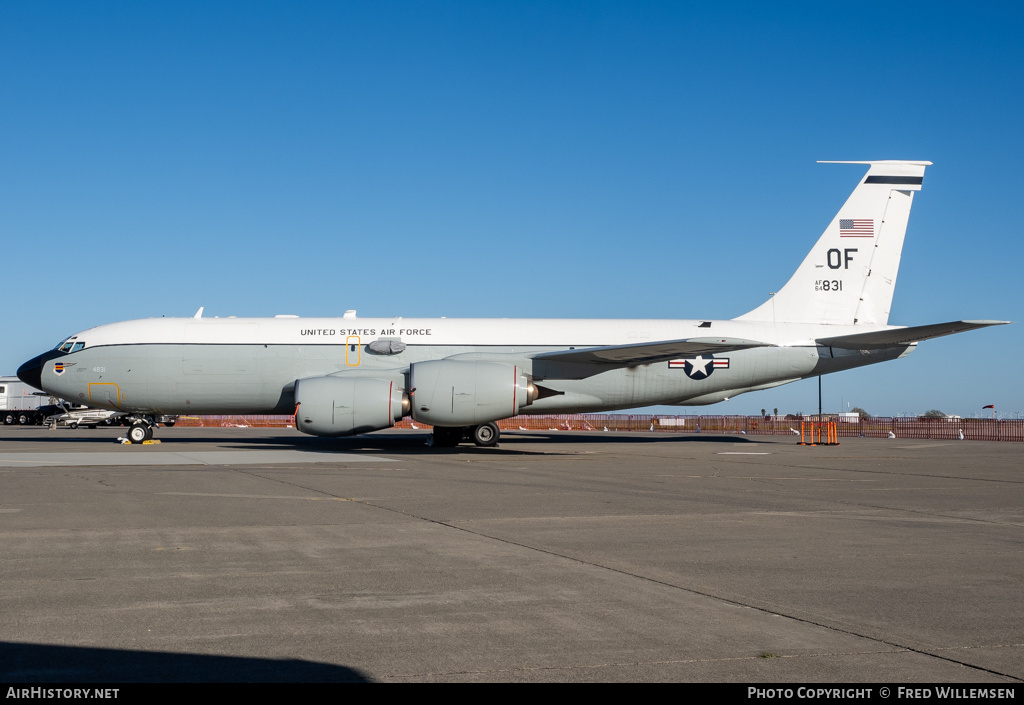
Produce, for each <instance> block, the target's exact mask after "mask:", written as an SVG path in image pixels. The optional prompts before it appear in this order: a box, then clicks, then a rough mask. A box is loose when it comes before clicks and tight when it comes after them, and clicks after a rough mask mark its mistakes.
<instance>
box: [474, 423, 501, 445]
mask: <svg viewBox="0 0 1024 705" xmlns="http://www.w3.org/2000/svg"><path fill="white" fill-rule="evenodd" d="M500 437H501V431H500V430H499V429H498V424H496V423H494V422H488V423H482V424H480V425H479V426H474V427H473V442H474V443H476V444H477V445H478V446H481V447H484V448H492V447H494V446H496V445H498V438H500Z"/></svg>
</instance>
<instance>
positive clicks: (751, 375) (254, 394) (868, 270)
mask: <svg viewBox="0 0 1024 705" xmlns="http://www.w3.org/2000/svg"><path fill="white" fill-rule="evenodd" d="M829 163H846V164H864V165H867V167H868V169H867V173H866V174H865V175H864V177H863V178H862V179H861V181H860V183H859V184H858V185H857V186H856V188H855V189H854V190H853V193H852V194H851V195H850V197H849V198H848V199H847V201H846V203H845V204H844V205H843V207H842V208H840V209H839V212H838V214H836V216H835V218H834V219H833V220H832V222H831V223H829V225H828V227H827V228H826V229H825V232H824V233H823V234H822V235H821V237H820V238H819V239H818V241H817V242H816V243H815V245H814V246H813V247H812V248H811V251H810V252H809V253H808V255H807V257H806V258H805V259H804V261H803V263H802V264H801V265H800V266H799V267H798V268H797V270H796V273H794V274H793V276H792V278H790V279H789V281H788V282H787V283H786V285H785V286H783V287H782V288H781V289H780V290H779V291H778V292H777V293H776V294H774V295H773V296H771V297H770V298H769V299H768V300H767V301H765V302H764V303H763V304H761V305H760V306H758V307H757V308H755V309H754V310H752V311H750V312H749V313H745V314H743V315H741V316H738V317H737V318H734V319H731V320H705V319H695V320H559V319H451V318H440V319H436V318H435V319H423V318H402V317H390V318H357V317H356V315H355V311H348V312H346V313H345V315H344V316H343V317H342V318H300V317H298V316H275V317H273V318H234V317H230V318H209V317H206V318H204V317H203V316H202V313H203V309H199V311H198V312H197V313H196V315H195V316H193V317H191V318H149V319H145V320H135V321H125V322H122V323H112V324H109V325H102V326H98V327H96V328H90V329H89V330H85V331H82V332H81V333H76V334H75V335H73V336H71V337H69V338H67V339H66V340H64V341H62V342H61V343H60V344H59V345H58V346H57V347H56V348H55V349H54V350H51V351H49V352H45V353H43V354H41V355H39V356H37V357H35V358H33V359H32V360H29V361H28V362H26V363H25V364H24V365H22V366H21V367H20V368H19V369H18V377H20V378H21V379H22V380H23V381H24V382H25V383H27V384H30V385H32V386H34V387H38V388H40V389H43V390H46V392H48V393H50V394H53V395H55V396H58V397H61V398H63V399H68V400H70V401H73V402H79V403H82V404H87V405H89V406H91V407H99V408H104V409H111V410H114V411H119V412H125V413H127V414H128V415H129V416H130V417H131V420H132V426H131V428H130V430H129V433H128V436H129V439H130V440H131V441H132V442H133V443H141V442H143V441H145V440H147V439H149V438H151V437H152V435H153V426H154V425H155V423H154V418H155V417H158V416H160V415H165V414H292V413H294V414H295V422H296V426H297V428H298V429H299V430H301V431H303V432H305V433H309V434H313V435H317V436H349V435H355V434H361V433H367V432H370V431H376V430H379V429H384V428H388V427H390V426H393V425H394V424H395V422H396V421H398V420H400V419H401V418H402V417H404V416H412V418H413V419H414V420H415V421H417V422H421V423H423V424H427V425H431V426H433V427H434V431H433V443H434V445H436V446H454V445H457V444H459V443H460V442H462V440H463V439H464V438H470V439H472V440H473V442H475V443H476V444H478V445H482V446H489V445H494V444H495V443H497V441H498V435H499V432H498V427H497V425H496V424H495V423H494V422H495V421H498V420H501V419H504V418H509V417H512V416H515V415H517V414H547V413H579V412H598V411H612V410H616V409H624V408H635V407H641V406H649V405H654V404H664V405H679V406H688V405H703V404H713V403H715V402H719V401H722V400H724V399H727V398H729V397H734V396H736V395H737V394H742V393H744V392H751V391H755V390H761V389H768V388H771V387H776V386H778V385H782V384H787V383H789V382H794V381H797V380H800V379H805V378H807V377H813V376H817V375H822V374H827V373H830V372H838V371H840V370H848V369H851V368H854V367H860V366H863V365H870V364H873V363H876V362H883V361H885V360H893V359H896V358H900V357H904V356H905V355H907V354H908V353H910V352H912V351H913V350H914V348H915V346H916V345H917V343H918V342H920V341H922V340H927V339H930V338H935V337H939V336H943V335H949V334H951V333H959V332H961V331H967V330H971V329H975V328H982V327H985V326H991V325H999V324H1002V323H1006V321H981V320H979V321H953V322H948V323H936V324H931V325H924V326H915V327H909V328H908V327H900V326H890V325H888V320H889V309H890V306H891V303H892V297H893V289H894V287H895V284H896V274H897V270H898V269H899V264H900V255H901V252H902V249H903V238H904V235H905V233H906V229H907V220H908V218H909V215H910V206H911V202H912V201H913V197H914V193H915V192H916V191H919V190H920V189H921V185H922V182H923V180H924V171H925V167H927V166H930V165H931V162H924V161H859V162H829Z"/></svg>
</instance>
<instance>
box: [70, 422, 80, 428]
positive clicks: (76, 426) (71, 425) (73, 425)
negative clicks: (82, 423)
mask: <svg viewBox="0 0 1024 705" xmlns="http://www.w3.org/2000/svg"><path fill="white" fill-rule="evenodd" d="M68 428H78V422H77V421H72V422H71V423H69V424H68Z"/></svg>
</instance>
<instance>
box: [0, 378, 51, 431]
mask: <svg viewBox="0 0 1024 705" xmlns="http://www.w3.org/2000/svg"><path fill="white" fill-rule="evenodd" d="M63 412H64V410H63V409H62V408H61V407H60V406H59V405H58V403H57V400H56V399H55V398H53V397H51V396H50V395H49V394H47V393H46V392H43V391H40V390H38V389H36V388H35V387H30V386H29V385H27V384H25V383H24V382H22V381H21V380H20V379H18V378H17V377H0V422H2V423H3V424H4V425H5V426H11V425H13V424H20V425H22V426H28V425H36V426H38V425H41V424H42V423H43V421H45V420H46V419H47V418H49V417H50V416H53V415H54V414H60V413H63Z"/></svg>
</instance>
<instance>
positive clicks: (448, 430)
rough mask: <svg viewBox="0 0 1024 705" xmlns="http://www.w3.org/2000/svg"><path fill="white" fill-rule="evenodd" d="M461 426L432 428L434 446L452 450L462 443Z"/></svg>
mask: <svg viewBox="0 0 1024 705" xmlns="http://www.w3.org/2000/svg"><path fill="white" fill-rule="evenodd" d="M462 434H463V428H462V426H434V446H436V447H438V448H454V447H455V446H457V445H459V443H461V442H462Z"/></svg>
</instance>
